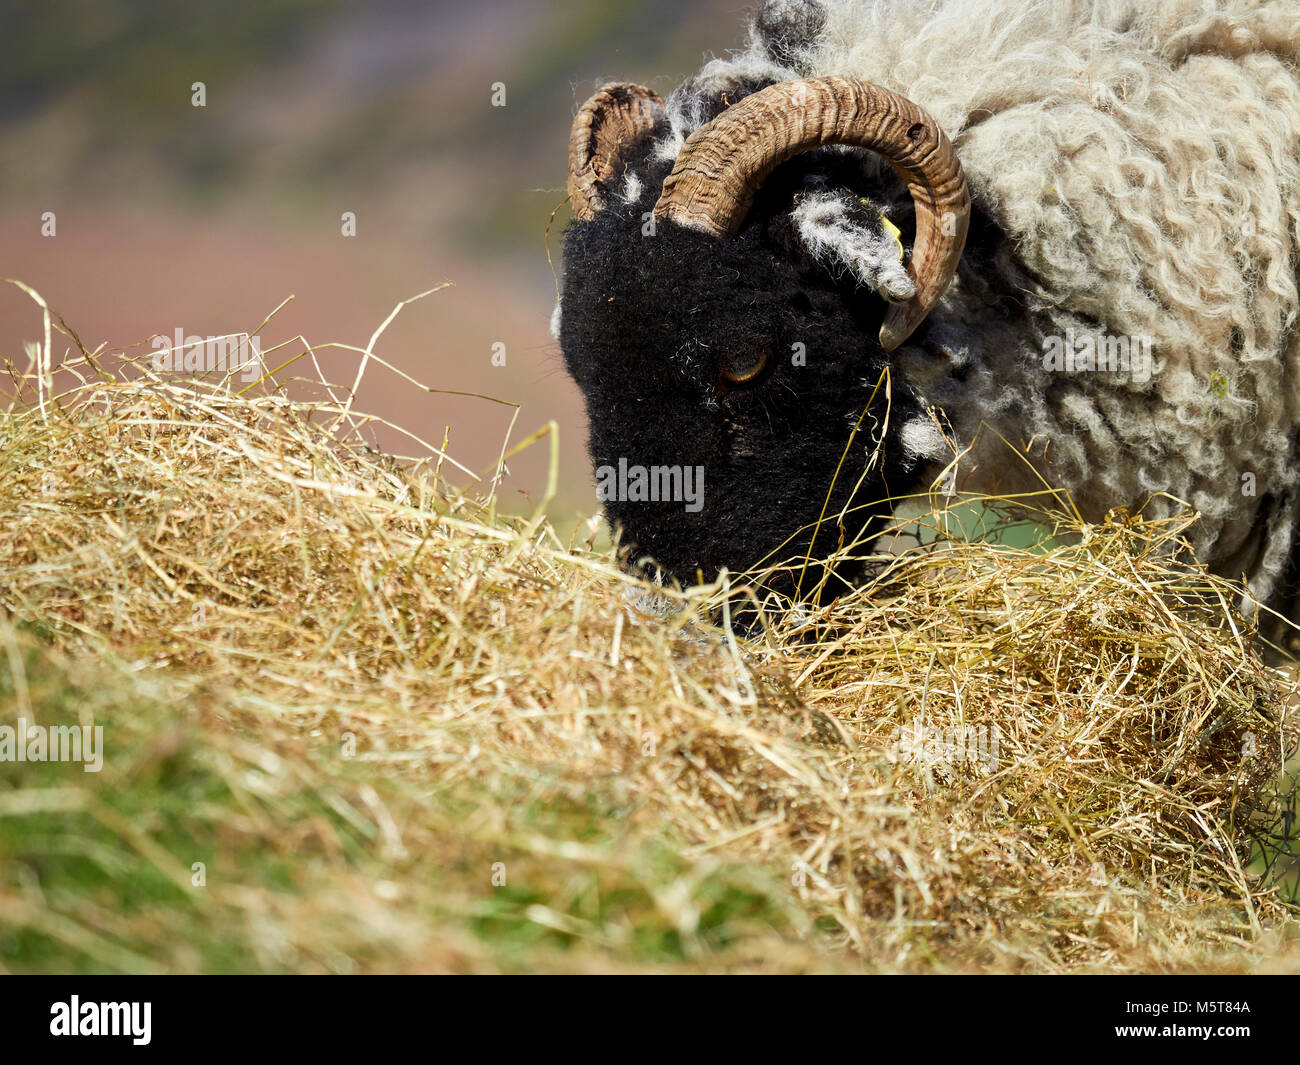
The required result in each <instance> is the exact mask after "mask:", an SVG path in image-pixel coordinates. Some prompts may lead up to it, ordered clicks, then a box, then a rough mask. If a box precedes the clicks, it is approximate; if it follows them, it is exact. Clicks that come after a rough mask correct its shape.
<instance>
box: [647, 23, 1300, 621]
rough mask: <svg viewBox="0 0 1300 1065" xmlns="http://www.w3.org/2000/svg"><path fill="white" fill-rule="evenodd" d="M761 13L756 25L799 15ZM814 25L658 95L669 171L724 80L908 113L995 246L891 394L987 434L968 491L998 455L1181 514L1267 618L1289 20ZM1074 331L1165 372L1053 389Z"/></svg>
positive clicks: (1283, 499) (1299, 495) (1298, 351)
mask: <svg viewBox="0 0 1300 1065" xmlns="http://www.w3.org/2000/svg"><path fill="white" fill-rule="evenodd" d="M777 6H778V7H781V9H782V11H781V12H776V11H775V9H774V8H769V9H768V10H767V11H766V12H765V16H766V15H768V14H770V15H772V16H773V17H778V18H780V17H785V18H789V17H790V16H791V14H792V13H794V14H797V13H798V9H799V8H800V6H801V5H800V0H777ZM821 7H822V8H823V9H824V13H825V19H824V24H823V27H822V30H821V32H820V33H819V34H818V35H817V37H816V39H815V40H813V41H811V42H799V41H797V40H796V41H793V42H791V41H782V46H781V48H780V49H779V50H778V53H777V54H779V55H781V57H782V61H780V62H778V61H777V60H776V59H774V58H772V55H771V54H770V50H769V46H768V43H767V42H765V41H764V40H763V39H762V38H761V35H760V34H759V33H758V32H756V31H755V32H752V33H751V40H750V44H749V46H748V47H747V48H746V49H744V50H743V51H741V52H739V53H736V54H734V55H732V56H729V57H727V58H722V59H716V60H713V61H712V62H710V63H708V64H707V65H706V66H705V67H704V68H703V70H702V71H701V72H700V74H699V75H698V77H697V78H696V79H694V82H693V83H691V82H688V83H687V84H686V85H684V86H683V87H682V88H681V89H679V90H678V92H676V93H674V94H673V96H672V97H671V98H670V100H669V102H668V109H669V115H670V121H671V132H670V133H669V135H668V136H667V137H665V138H664V139H663V140H662V141H661V143H660V144H659V146H658V151H659V153H660V155H661V157H662V158H665V159H671V158H675V156H676V153H677V152H678V151H679V150H680V148H681V144H682V141H683V140H684V138H685V137H686V136H688V135H689V134H690V133H691V132H692V131H693V130H694V129H695V128H696V126H697V125H698V124H699V120H700V109H699V94H700V93H703V92H717V91H721V90H725V89H726V88H727V87H728V86H729V85H731V84H733V83H735V82H738V81H740V80H742V79H751V78H754V77H763V78H766V79H769V80H773V81H782V80H787V79H789V78H793V77H800V76H816V75H827V74H842V75H848V76H855V77H860V78H864V79H866V80H869V81H872V82H875V83H878V84H880V85H883V86H885V87H886V88H889V89H893V90H895V91H897V92H900V93H902V94H903V95H905V96H907V97H909V98H911V99H912V100H914V101H916V102H917V103H918V104H920V105H921V106H922V107H924V108H925V109H926V110H928V111H929V112H930V113H931V114H932V115H934V117H935V118H936V119H937V121H938V122H939V124H940V125H941V126H942V127H943V128H944V130H945V131H946V132H947V134H948V136H949V137H950V138H951V140H952V141H953V143H954V145H955V146H956V149H957V152H958V155H959V156H960V158H961V161H962V165H963V167H964V168H965V171H966V175H967V179H968V181H969V183H970V187H971V191H972V195H973V196H974V197H975V199H976V200H977V202H978V203H979V204H980V205H981V206H982V207H983V208H984V209H985V210H986V211H988V212H989V213H990V214H991V215H992V217H994V218H995V219H996V220H997V221H998V223H999V224H1000V225H1001V227H1002V228H1003V229H1004V230H1005V232H1006V234H1007V238H1008V239H1007V241H1006V242H1005V245H1004V247H1003V249H1002V251H1001V252H1000V253H999V255H998V257H997V260H996V264H995V268H994V270H993V272H992V273H991V274H990V273H988V272H987V271H986V272H985V274H984V275H983V276H977V275H976V274H975V273H974V272H973V269H972V268H971V267H970V266H969V265H966V266H964V267H963V269H962V272H961V273H959V275H958V277H957V279H956V280H955V281H954V283H953V285H952V286H951V288H950V289H949V292H948V294H947V295H946V296H945V297H944V300H943V302H942V304H941V305H940V306H939V307H938V308H936V310H935V311H934V312H933V313H932V315H931V319H930V321H931V323H932V324H931V334H930V336H931V339H932V340H934V341H935V342H936V343H938V344H941V345H942V346H943V347H945V348H946V349H947V350H948V351H950V352H951V355H952V360H953V361H952V363H950V364H949V366H948V367H940V368H936V366H935V365H934V364H935V362H936V360H935V359H934V358H933V357H932V356H928V355H924V354H923V353H921V352H919V351H918V350H917V349H915V348H912V347H910V346H908V345H904V347H903V348H901V349H900V350H899V352H898V355H897V363H898V365H899V367H900V369H901V370H902V372H903V373H904V374H906V375H907V376H908V378H909V379H910V380H912V381H913V382H914V383H915V384H916V386H917V387H918V388H919V389H920V390H921V392H922V395H923V396H924V398H925V399H926V400H927V401H929V402H931V403H935V404H937V405H938V406H940V407H942V408H943V409H944V410H945V412H946V413H947V415H948V417H949V418H950V419H951V421H952V423H953V425H954V427H955V428H956V430H957V432H958V433H959V435H960V436H961V438H962V440H963V442H966V441H969V439H970V438H971V437H973V436H974V434H975V430H976V429H977V428H978V426H979V423H980V422H981V421H984V422H987V423H988V424H989V426H990V428H992V429H993V430H995V431H993V432H983V433H980V434H979V435H980V440H981V441H982V442H983V444H982V446H984V447H985V450H983V451H979V449H977V452H978V453H977V454H974V455H973V456H972V461H973V463H975V464H976V465H977V466H978V471H979V472H980V473H982V474H984V475H991V474H992V472H993V471H998V473H1003V472H1005V471H1009V470H1013V469H1015V468H1017V467H1021V466H1023V464H1022V463H1019V462H1016V461H1014V460H1013V461H1008V459H1009V458H1010V456H1008V455H1007V453H1006V451H1005V445H1003V444H1001V442H1000V441H999V440H998V436H999V434H1000V435H1001V436H1002V437H1005V438H1006V439H1007V440H1009V441H1011V442H1012V443H1025V444H1028V443H1029V442H1030V441H1031V440H1033V441H1034V442H1035V448H1034V455H1035V456H1036V458H1037V460H1038V465H1039V468H1040V469H1041V470H1042V472H1043V474H1044V475H1045V476H1046V477H1047V478H1048V479H1049V480H1050V481H1052V482H1054V483H1056V484H1057V485H1060V486H1061V487H1064V488H1067V489H1068V490H1069V491H1070V492H1071V494H1072V495H1073V497H1074V499H1075V501H1076V502H1077V503H1078V504H1079V506H1080V508H1081V509H1082V510H1083V511H1084V513H1085V514H1086V515H1089V516H1093V517H1100V516H1101V515H1102V514H1104V513H1105V511H1106V510H1107V509H1108V508H1110V507H1112V506H1115V505H1117V504H1121V503H1123V504H1126V505H1128V506H1130V507H1134V508H1136V507H1138V506H1142V505H1143V504H1144V503H1148V500H1149V497H1150V495H1151V493H1152V492H1153V491H1161V492H1165V493H1168V497H1165V496H1161V497H1157V498H1155V499H1154V500H1150V503H1149V506H1148V507H1147V510H1146V513H1148V514H1152V515H1160V514H1168V513H1172V512H1176V511H1177V510H1178V509H1180V507H1181V505H1182V503H1187V504H1191V505H1193V506H1195V507H1196V508H1198V509H1199V510H1200V511H1201V512H1202V520H1201V521H1200V522H1198V523H1197V525H1196V526H1194V527H1193V529H1192V530H1191V535H1192V539H1193V541H1194V546H1195V547H1196V548H1197V549H1198V551H1199V552H1200V553H1201V555H1202V557H1203V558H1206V559H1207V560H1209V561H1210V562H1212V563H1213V564H1215V565H1216V568H1218V569H1219V570H1220V571H1221V572H1224V573H1226V574H1229V575H1231V576H1239V575H1240V574H1242V573H1245V574H1246V575H1248V576H1249V577H1250V579H1251V581H1252V586H1253V587H1254V589H1255V591H1256V594H1257V595H1259V596H1260V597H1261V598H1267V597H1269V596H1270V595H1271V594H1272V592H1273V590H1274V588H1275V587H1276V583H1277V581H1278V580H1279V579H1280V578H1281V577H1282V576H1283V573H1284V569H1285V566H1286V562H1287V558H1288V555H1289V553H1290V549H1291V540H1292V537H1293V536H1294V535H1295V531H1296V528H1297V513H1298V512H1300V470H1298V469H1297V464H1296V453H1295V452H1296V430H1297V426H1298V425H1300V339H1298V338H1300V333H1297V328H1296V326H1297V317H1298V316H1300V297H1298V295H1297V281H1296V278H1297V261H1298V259H1300V250H1298V249H1300V80H1298V78H1297V67H1298V66H1300V2H1297V0H822V3H821ZM882 173H884V174H886V176H888V171H887V169H886V168H882ZM900 188H901V186H900ZM809 224H810V225H811V224H813V223H809ZM814 232H815V230H814ZM990 291H992V292H995V293H1003V294H1006V293H1012V294H1016V295H1017V298H1018V299H1019V300H1020V301H1021V302H1022V303H1023V306H1024V318H1023V320H1017V321H1009V320H1008V319H1007V316H1006V313H1005V312H1004V311H995V310H993V309H991V308H990V305H989V301H988V300H986V299H985V298H983V296H982V295H981V293H983V294H984V295H987V294H988V292H990ZM1071 329H1073V330H1075V331H1076V333H1080V334H1081V333H1083V332H1091V333H1093V334H1096V335H1098V336H1099V337H1106V336H1110V337H1130V338H1142V337H1149V338H1151V342H1152V350H1153V354H1154V355H1155V357H1156V360H1157V362H1162V363H1163V368H1162V369H1160V370H1159V372H1157V373H1155V374H1153V375H1152V376H1151V377H1150V379H1149V380H1146V381H1142V380H1139V379H1138V377H1137V375H1125V374H1112V373H1100V372H1095V371H1088V370H1081V371H1080V370H1076V371H1074V372H1065V371H1055V372H1053V371H1051V370H1049V369H1047V368H1045V366H1044V363H1043V352H1044V348H1045V344H1046V343H1047V341H1048V338H1051V337H1058V338H1059V337H1063V336H1065V335H1066V334H1067V330H1071ZM958 364H962V365H965V366H966V367H967V369H968V373H967V375H966V377H965V380H963V381H961V382H960V383H959V382H957V381H956V380H955V379H954V377H953V376H952V375H951V373H948V372H947V371H948V369H950V368H951V366H953V365H958ZM1247 473H1249V474H1252V475H1253V478H1254V485H1255V494H1254V495H1246V494H1243V477H1242V475H1243V474H1247ZM1009 480H1010V478H1008V480H1006V481H1004V482H1003V487H1004V488H1008V489H1014V488H1016V487H1019V486H1018V485H1016V484H1012V483H1008V481H1009ZM1169 497H1176V498H1169ZM1257 519H1259V520H1258V523H1257Z"/></svg>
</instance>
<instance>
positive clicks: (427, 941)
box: [0, 630, 799, 973]
mask: <svg viewBox="0 0 1300 1065" xmlns="http://www.w3.org/2000/svg"><path fill="white" fill-rule="evenodd" d="M3 639H4V642H5V643H6V644H7V649H8V651H9V655H8V657H7V658H5V657H4V656H2V655H0V662H7V663H8V665H0V707H3V709H2V710H0V719H2V720H4V721H5V722H12V721H13V720H15V719H16V717H17V716H18V713H20V712H25V711H23V710H22V709H21V707H20V705H19V700H21V699H22V696H21V695H20V694H19V693H20V691H21V689H22V688H23V687H26V689H27V694H26V698H27V699H29V700H30V706H31V708H32V710H33V711H34V713H35V716H36V718H37V720H38V721H39V722H40V723H42V724H44V725H54V724H75V723H77V722H78V721H79V720H87V719H90V720H93V721H94V722H95V723H97V724H102V725H103V727H104V746H105V756H104V768H103V770H102V772H100V773H87V772H84V771H83V770H82V769H81V767H79V766H72V765H63V764H55V763H31V762H27V763H19V762H0V895H2V896H3V900H4V901H3V905H0V962H2V963H3V965H4V967H5V968H7V969H9V970H13V971H22V972H85V973H102V972H119V971H137V972H138V971H149V970H177V969H180V970H200V971H205V972H259V971H260V972H276V971H302V970H308V971H313V970H315V971H338V972H351V971H357V970H366V969H370V968H384V969H392V968H414V969H420V968H452V969H464V970H484V969H486V970H506V971H509V970H527V969H535V968H537V967H539V966H545V967H549V968H561V969H563V968H566V967H569V966H577V967H583V968H586V967H590V966H592V965H602V964H608V965H609V966H611V967H620V966H637V967H659V966H666V967H669V968H680V967H683V966H685V967H688V968H689V967H692V966H693V965H694V964H702V963H704V962H705V961H706V960H707V959H714V960H715V961H716V960H717V959H719V958H725V957H726V955H727V952H728V950H729V949H730V948H732V947H734V946H735V945H736V944H737V943H739V942H741V941H742V940H747V939H749V938H750V937H757V939H759V940H762V939H764V938H772V939H777V938H784V937H785V936H788V935H792V934H793V933H794V931H795V925H796V923H797V922H798V920H799V918H798V917H797V916H796V911H795V907H794V906H793V905H792V903H791V901H790V899H789V897H788V895H787V893H786V890H785V887H784V885H782V884H780V883H777V882H774V881H773V879H772V878H771V877H770V876H767V875H763V874H759V873H757V872H755V871H753V870H750V869H746V868H742V867H737V866H734V865H727V864H724V863H721V862H717V861H714V860H712V859H709V858H707V857H704V858H700V859H695V860H692V859H689V858H686V857H685V856H684V855H683V854H682V853H681V852H680V851H678V850H676V849H674V848H673V847H671V846H670V845H669V844H668V842H666V841H665V840H664V839H663V838H662V835H661V833H659V832H658V831H648V830H647V828H646V827H645V826H641V825H639V824H638V823H637V809H636V808H635V807H634V806H631V805H629V804H628V802H627V801H626V799H620V796H619V789H618V788H617V787H616V786H614V785H613V784H612V783H611V786H610V787H608V788H606V789H603V790H588V791H586V792H585V793H584V794H580V795H573V794H570V793H569V791H568V789H567V788H566V785H565V783H564V778H563V775H562V774H560V773H557V774H555V775H554V776H552V777H550V778H547V777H546V776H528V775H523V774H521V777H520V779H519V780H518V781H516V782H515V786H514V787H513V788H510V789H508V790H506V791H501V790H496V791H494V790H490V789H487V788H484V787H482V786H480V785H478V784H476V783H475V782H474V781H473V779H472V778H469V779H465V780H463V781H462V783H460V784H458V785H456V786H443V787H430V786H429V784H428V783H427V781H426V780H424V779H423V778H421V777H419V776H416V775H408V776H403V775H402V774H393V773H391V772H390V771H385V767H384V766H383V765H381V764H380V765H377V764H376V763H374V762H368V761H366V760H365V759H364V758H363V757H357V758H344V757H340V754H339V751H338V749H337V745H335V744H333V743H326V742H325V741H324V740H320V741H318V742H315V743H307V744H304V743H302V742H301V741H298V740H295V739H294V737H293V736H292V735H291V734H290V733H289V731H287V730H285V731H283V733H282V734H279V735H277V732H278V731H279V730H277V729H275V728H274V727H273V728H272V729H270V731H269V734H268V735H262V736H256V737H253V736H240V735H238V734H237V733H236V732H233V731H231V730H230V729H229V728H228V726H227V724H226V723H225V722H224V721H223V720H222V718H221V717H220V716H219V715H217V714H215V713H214V711H213V709H212V707H211V703H212V701H213V700H212V697H211V695H210V694H209V693H205V692H203V691H202V689H201V687H198V686H195V685H194V684H193V682H192V680H191V679H190V678H185V677H183V676H179V677H177V676H172V677H167V678H164V679H162V680H161V681H160V678H158V677H156V676H155V677H153V678H151V679H148V680H146V679H141V678H139V677H137V676H133V675H132V674H131V672H130V671H129V670H127V669H124V668H122V667H120V666H116V667H114V666H108V665H104V664H96V665H93V666H91V665H88V664H86V663H77V662H72V661H69V660H68V659H66V658H64V657H62V656H61V655H60V654H58V653H57V652H56V651H55V650H54V649H53V648H51V647H50V646H49V645H47V644H46V643H44V642H43V641H42V640H41V639H40V638H39V637H38V636H37V635H36V634H34V633H32V632H31V631H30V630H6V631H5V632H4V637H3ZM18 662H21V669H20V670H17V671H15V669H14V668H13V666H14V665H16V663H18ZM15 672H17V674H18V676H19V677H20V678H21V680H22V681H25V684H24V683H21V682H20V683H19V684H17V685H16V684H15ZM187 688H192V689H193V690H192V691H191V692H190V693H189V694H188V695H187V694H185V692H186V689H187ZM366 789H372V790H373V796H374V798H373V799H372V801H371V802H370V803H367V801H366V798H365V793H366ZM376 804H379V805H382V807H383V809H384V810H386V811H387V814H388V816H389V817H390V818H391V819H392V822H393V823H394V824H395V825H400V826H401V827H400V831H401V835H402V839H403V841H404V842H403V844H402V846H401V850H400V851H395V850H394V849H393V848H392V847H391V846H390V841H387V840H386V839H385V834H384V831H383V830H382V829H381V828H380V827H378V826H377V825H376V824H375V820H376V817H375V815H374V813H373V807H375V805H376ZM380 820H381V821H382V820H383V818H382V817H380ZM198 863H201V867H202V874H203V875H202V876H201V877H200V876H199V874H198V868H199V865H198ZM200 881H202V882H200ZM575 950H576V954H575Z"/></svg>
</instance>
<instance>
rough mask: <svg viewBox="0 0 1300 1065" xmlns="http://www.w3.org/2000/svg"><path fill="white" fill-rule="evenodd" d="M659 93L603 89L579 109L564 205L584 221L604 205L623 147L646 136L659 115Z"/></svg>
mask: <svg viewBox="0 0 1300 1065" xmlns="http://www.w3.org/2000/svg"><path fill="white" fill-rule="evenodd" d="M663 106H664V102H663V99H662V98H661V97H660V96H659V94H658V93H656V92H654V91H653V90H652V89H647V88H645V87H644V86H642V85H630V84H625V83H613V84H610V85H606V86H605V87H604V88H602V89H601V90H600V91H599V92H597V93H596V94H595V95H594V96H593V97H592V98H591V99H590V100H588V101H587V102H586V103H585V104H583V105H582V107H581V109H580V110H579V111H578V114H577V115H576V116H575V117H574V119H573V128H572V130H571V131H570V133H569V201H570V203H571V205H572V207H573V216H574V217H575V218H577V219H578V220H580V221H586V220H587V219H589V218H591V217H592V216H593V215H594V214H595V213H596V212H597V211H599V210H600V209H601V208H602V207H604V206H605V197H604V186H605V185H606V184H607V183H608V182H609V180H610V178H612V177H613V176H614V161H615V159H617V158H618V155H619V152H621V151H622V150H623V148H624V147H626V146H627V145H628V144H631V143H632V142H633V141H635V140H637V139H638V138H640V137H642V136H644V135H645V134H646V133H648V132H650V129H651V127H653V126H654V124H655V120H656V119H657V118H658V117H659V113H660V111H662V110H663Z"/></svg>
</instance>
